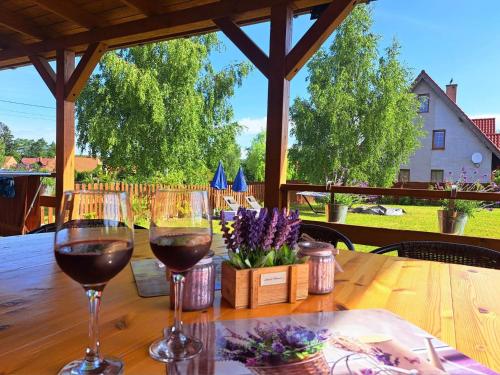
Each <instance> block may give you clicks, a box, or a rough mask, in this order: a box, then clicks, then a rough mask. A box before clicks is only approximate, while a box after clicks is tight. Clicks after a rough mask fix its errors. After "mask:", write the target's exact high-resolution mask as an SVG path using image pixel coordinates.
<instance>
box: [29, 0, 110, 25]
mask: <svg viewBox="0 0 500 375" xmlns="http://www.w3.org/2000/svg"><path fill="white" fill-rule="evenodd" d="M32 1H34V2H35V3H36V4H38V5H40V6H41V7H43V8H44V9H46V10H48V11H49V12H52V13H54V14H57V15H59V16H61V17H63V18H65V19H67V20H68V21H71V22H74V23H76V24H77V25H80V26H82V27H85V28H87V29H93V28H94V27H102V26H106V23H105V22H103V21H102V20H101V19H100V17H99V16H96V15H95V14H91V13H88V12H87V11H85V10H83V9H82V8H81V7H79V6H76V5H75V4H72V3H71V2H69V1H68V0H65V1H60V0H32Z"/></svg>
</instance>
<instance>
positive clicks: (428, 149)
mask: <svg viewBox="0 0 500 375" xmlns="http://www.w3.org/2000/svg"><path fill="white" fill-rule="evenodd" d="M414 92H415V93H416V94H417V95H418V94H429V97H430V103H429V112H428V113H421V116H422V118H423V121H424V130H425V131H426V136H425V137H424V138H423V139H422V140H421V147H420V148H419V149H418V150H417V151H416V152H415V154H414V155H413V156H412V157H411V158H410V162H409V163H408V165H406V166H402V167H401V168H404V169H410V181H420V182H427V181H430V180H431V170H432V169H442V170H443V171H444V178H445V180H453V181H455V180H457V179H458V178H459V176H460V174H461V171H462V168H465V170H466V172H467V174H468V175H469V176H471V179H472V180H474V181H475V180H480V181H481V182H484V181H489V180H490V177H491V176H490V175H491V158H492V154H491V151H490V150H489V149H488V148H487V147H486V145H485V144H484V143H482V142H481V141H480V140H479V139H478V137H477V136H476V134H474V133H473V131H472V130H471V129H470V127H469V124H467V123H465V122H462V121H460V119H459V117H458V116H457V114H456V113H455V112H454V111H453V110H452V109H451V108H450V107H449V106H448V104H446V103H445V102H444V101H443V100H442V99H441V98H440V97H439V96H437V94H436V93H435V92H433V91H432V90H431V88H430V87H429V85H427V83H426V82H424V81H421V82H420V83H419V84H418V85H417V86H416V87H415V89H414ZM441 129H444V130H446V140H445V149H444V150H433V149H432V132H433V130H441ZM475 152H479V153H481V155H483V161H482V162H481V164H480V165H479V167H476V166H475V165H474V164H473V163H472V161H471V156H472V154H473V153H475Z"/></svg>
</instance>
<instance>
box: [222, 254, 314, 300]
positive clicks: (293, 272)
mask: <svg viewBox="0 0 500 375" xmlns="http://www.w3.org/2000/svg"><path fill="white" fill-rule="evenodd" d="M221 282H222V290H221V293H222V298H224V299H225V300H226V301H227V302H228V303H229V304H230V305H231V306H232V307H234V308H235V309H242V308H247V307H250V308H252V309H253V308H255V307H257V306H262V305H270V304H274V303H283V302H290V303H293V302H295V301H296V300H300V299H306V298H307V296H308V288H309V265H308V264H307V263H304V264H293V265H290V266H276V267H264V268H251V269H244V270H238V269H236V268H234V267H233V266H231V264H230V263H229V262H224V263H222V272H221Z"/></svg>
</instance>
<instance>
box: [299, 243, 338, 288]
mask: <svg viewBox="0 0 500 375" xmlns="http://www.w3.org/2000/svg"><path fill="white" fill-rule="evenodd" d="M298 245H299V248H300V250H299V255H300V256H302V257H304V256H307V257H309V293H310V294H326V293H330V292H331V291H332V290H333V287H334V278H335V256H334V254H335V248H334V247H333V245H331V244H329V243H326V242H315V241H304V242H299V243H298Z"/></svg>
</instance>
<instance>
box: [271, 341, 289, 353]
mask: <svg viewBox="0 0 500 375" xmlns="http://www.w3.org/2000/svg"><path fill="white" fill-rule="evenodd" d="M271 348H272V349H273V351H274V352H275V353H278V354H280V353H283V352H284V351H285V350H286V349H285V346H284V345H283V344H282V343H281V342H279V341H274V342H273V344H272V345H271Z"/></svg>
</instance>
